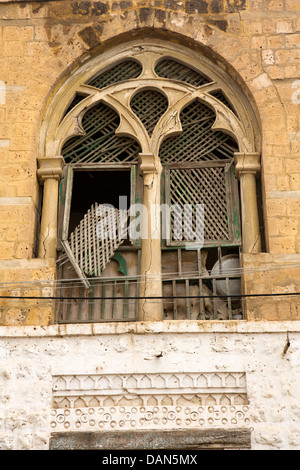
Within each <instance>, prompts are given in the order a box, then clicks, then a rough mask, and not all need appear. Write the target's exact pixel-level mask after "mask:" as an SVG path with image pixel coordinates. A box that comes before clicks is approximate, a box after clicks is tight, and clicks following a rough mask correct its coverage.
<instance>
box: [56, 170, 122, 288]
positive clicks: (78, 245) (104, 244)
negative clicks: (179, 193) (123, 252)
mask: <svg viewBox="0 0 300 470" xmlns="http://www.w3.org/2000/svg"><path fill="white" fill-rule="evenodd" d="M66 173H67V174H66V176H65V178H66V188H65V198H64V210H63V216H61V217H62V228H61V231H60V237H61V238H60V243H61V246H62V247H63V250H64V253H65V255H64V256H62V257H61V258H60V260H58V262H65V260H66V257H67V258H68V259H69V261H70V263H71V264H72V266H73V268H74V270H75V272H76V274H77V275H78V276H79V277H80V278H81V279H82V281H83V283H84V285H85V286H86V287H87V288H88V287H90V283H89V281H88V277H89V276H93V277H95V276H100V275H101V273H102V271H103V270H104V268H105V266H106V264H107V263H108V262H109V261H110V260H111V259H112V258H113V256H114V254H115V252H116V250H117V249H118V248H119V246H120V245H121V244H122V243H123V241H124V239H126V236H127V209H116V208H115V207H113V206H110V205H105V204H98V203H97V202H95V204H94V205H92V207H91V208H90V209H89V210H88V211H87V213H86V214H85V215H84V217H83V219H82V220H81V221H80V223H79V225H78V226H77V227H76V228H75V230H73V232H72V233H71V234H70V235H69V221H70V213H71V201H72V191H73V175H74V170H73V168H72V167H71V166H69V167H67V172H66Z"/></svg>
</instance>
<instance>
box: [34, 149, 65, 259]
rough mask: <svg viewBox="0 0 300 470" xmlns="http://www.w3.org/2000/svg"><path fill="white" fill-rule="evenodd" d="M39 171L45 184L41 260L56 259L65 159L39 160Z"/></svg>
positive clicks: (39, 175)
mask: <svg viewBox="0 0 300 470" xmlns="http://www.w3.org/2000/svg"><path fill="white" fill-rule="evenodd" d="M38 163H39V169H38V171H37V173H38V177H39V181H40V182H41V183H42V184H44V193H43V206H42V219H41V228H40V242H39V258H56V248H57V215H58V214H57V211H58V185H59V180H60V178H61V176H62V169H63V166H64V159H63V157H51V158H48V157H45V158H39V159H38Z"/></svg>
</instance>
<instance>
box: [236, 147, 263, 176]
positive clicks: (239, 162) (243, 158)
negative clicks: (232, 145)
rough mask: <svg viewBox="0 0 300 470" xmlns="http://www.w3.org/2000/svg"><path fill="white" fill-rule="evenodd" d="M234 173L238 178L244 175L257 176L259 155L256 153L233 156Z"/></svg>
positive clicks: (238, 153)
mask: <svg viewBox="0 0 300 470" xmlns="http://www.w3.org/2000/svg"><path fill="white" fill-rule="evenodd" d="M234 162H235V173H236V176H237V177H238V178H240V177H241V176H242V175H244V174H254V175H257V174H258V173H260V171H261V165H260V154H259V153H257V152H252V153H240V152H236V153H235V154H234Z"/></svg>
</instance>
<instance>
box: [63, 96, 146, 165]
mask: <svg viewBox="0 0 300 470" xmlns="http://www.w3.org/2000/svg"><path fill="white" fill-rule="evenodd" d="M119 122H120V119H119V116H118V114H117V113H116V112H115V111H114V110H113V109H111V108H110V107H109V106H106V105H105V104H104V103H99V104H97V105H96V106H94V107H93V108H91V109H89V110H88V111H87V112H86V113H85V114H84V116H83V118H82V127H83V128H84V130H85V132H86V134H85V135H83V136H77V137H73V138H71V139H69V140H68V141H67V142H66V144H65V145H64V146H63V149H62V155H63V156H64V158H65V162H66V163H72V164H74V163H110V162H137V161H138V154H139V152H140V151H141V150H140V146H139V144H138V143H137V142H136V141H134V140H133V139H130V138H128V137H118V136H116V135H115V131H116V129H117V128H118V126H119Z"/></svg>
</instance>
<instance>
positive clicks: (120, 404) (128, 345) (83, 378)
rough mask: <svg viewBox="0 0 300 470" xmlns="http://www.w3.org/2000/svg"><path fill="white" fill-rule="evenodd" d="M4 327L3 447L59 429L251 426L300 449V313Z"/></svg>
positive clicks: (28, 443) (270, 442)
mask: <svg viewBox="0 0 300 470" xmlns="http://www.w3.org/2000/svg"><path fill="white" fill-rule="evenodd" d="M0 337H1V339H0V357H1V364H0V370H1V374H0V384H1V387H0V390H1V392H0V402H1V406H0V448H1V449H3V450H5V449H24V450H25V449H41V450H46V449H48V448H49V440H50V438H51V436H52V435H54V434H53V433H56V435H57V433H60V436H62V437H65V440H64V443H65V444H64V445H66V446H71V444H72V440H71V438H69V437H68V436H70V434H72V436H73V438H74V433H76V434H75V436H77V437H78V439H80V437H81V436H84V435H83V434H81V433H87V434H89V435H90V433H95V432H96V433H97V432H98V434H99V432H100V431H101V432H102V434H103V436H111V435H112V434H111V433H112V432H116V433H117V434H118V436H119V437H120V433H122V432H123V436H124V431H125V434H128V430H130V431H131V432H133V431H149V432H152V436H155V431H157V432H159V433H161V432H167V431H168V432H169V431H176V432H177V431H181V432H182V433H183V435H184V434H185V435H188V434H189V433H192V431H195V434H197V433H199V432H201V430H205V429H208V430H209V431H208V433H209V435H215V436H217V435H218V431H220V430H223V432H222V435H223V436H226V432H228V433H235V434H236V433H238V432H239V431H241V432H243V433H247V432H248V433H250V434H251V448H252V449H264V450H278V449H281V450H283V449H287V450H296V449H298V450H299V449H300V425H299V413H300V408H299V380H300V375H299V374H300V369H299V354H300V348H299V344H300V343H299V339H300V324H299V322H276V321H272V322H267V321H266V322H239V323H238V324H237V323H235V322H222V323H217V322H201V323H199V322H180V323H178V322H163V323H161V322H157V323H147V324H143V323H131V324H120V323H119V324H113V323H110V324H102V325H99V324H91V325H81V326H80V325H68V326H63V325H62V326H50V327H1V328H0ZM126 431H127V432H126ZM107 432H108V433H110V434H107ZM98 434H92V436H94V437H96V436H97V435H98ZM192 434H193V433H192ZM163 435H164V434H163ZM121 436H122V434H121ZM224 439H225V441H226V438H224ZM154 440H155V439H154ZM125 441H126V439H125V440H124V442H125ZM226 442H227V441H226ZM226 442H223V443H222V442H221V446H222V444H223V447H225V448H230V443H229V444H228V442H227V443H226ZM103 445H104V443H103ZM179 445H180V444H179ZM241 447H243V446H241ZM179 448H180V447H179Z"/></svg>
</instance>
